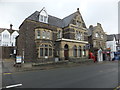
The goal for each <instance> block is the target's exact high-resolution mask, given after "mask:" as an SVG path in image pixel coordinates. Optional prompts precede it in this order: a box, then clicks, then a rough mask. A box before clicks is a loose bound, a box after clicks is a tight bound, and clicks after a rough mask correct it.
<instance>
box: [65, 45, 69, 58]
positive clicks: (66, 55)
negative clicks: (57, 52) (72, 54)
mask: <svg viewBox="0 0 120 90" xmlns="http://www.w3.org/2000/svg"><path fill="white" fill-rule="evenodd" d="M64 57H65V60H68V59H69V47H68V45H67V44H65V46H64Z"/></svg>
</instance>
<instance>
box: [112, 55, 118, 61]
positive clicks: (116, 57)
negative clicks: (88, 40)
mask: <svg viewBox="0 0 120 90" xmlns="http://www.w3.org/2000/svg"><path fill="white" fill-rule="evenodd" d="M115 60H120V56H118V55H117V56H115V57H114V58H113V59H112V61H115Z"/></svg>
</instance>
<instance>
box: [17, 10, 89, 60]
mask: <svg viewBox="0 0 120 90" xmlns="http://www.w3.org/2000/svg"><path fill="white" fill-rule="evenodd" d="M87 32H88V30H87V28H86V25H85V22H84V20H83V18H82V16H81V13H80V11H79V8H78V9H77V11H76V12H74V13H72V14H71V15H69V16H67V17H65V18H63V19H60V18H57V17H55V16H51V15H49V14H48V13H47V11H46V10H45V8H43V9H42V10H41V11H35V12H34V13H33V14H31V15H30V16H29V17H27V18H26V19H25V20H24V21H23V23H22V24H21V25H20V27H19V37H18V38H17V48H18V49H17V52H18V55H21V56H22V57H23V59H24V60H25V62H31V61H32V62H34V61H47V60H54V58H55V57H58V58H59V60H74V59H79V60H83V58H84V59H86V58H88V48H87V45H88V37H87Z"/></svg>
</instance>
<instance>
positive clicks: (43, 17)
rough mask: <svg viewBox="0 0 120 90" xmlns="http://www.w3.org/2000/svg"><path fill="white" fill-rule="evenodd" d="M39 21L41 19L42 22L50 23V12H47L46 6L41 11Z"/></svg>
mask: <svg viewBox="0 0 120 90" xmlns="http://www.w3.org/2000/svg"><path fill="white" fill-rule="evenodd" d="M39 21H40V22H43V23H48V14H47V12H46V10H45V8H43V9H42V10H41V11H40V14H39Z"/></svg>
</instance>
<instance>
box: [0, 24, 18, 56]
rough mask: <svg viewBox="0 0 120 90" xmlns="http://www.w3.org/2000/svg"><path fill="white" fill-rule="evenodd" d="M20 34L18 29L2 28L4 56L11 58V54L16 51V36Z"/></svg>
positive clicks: (1, 37) (0, 37) (0, 40)
mask: <svg viewBox="0 0 120 90" xmlns="http://www.w3.org/2000/svg"><path fill="white" fill-rule="evenodd" d="M18 35H19V33H18V30H13V29H12V24H10V29H7V28H0V47H2V58H9V57H10V54H11V55H12V54H14V53H15V46H16V45H15V44H16V37H17V36H18Z"/></svg>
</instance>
